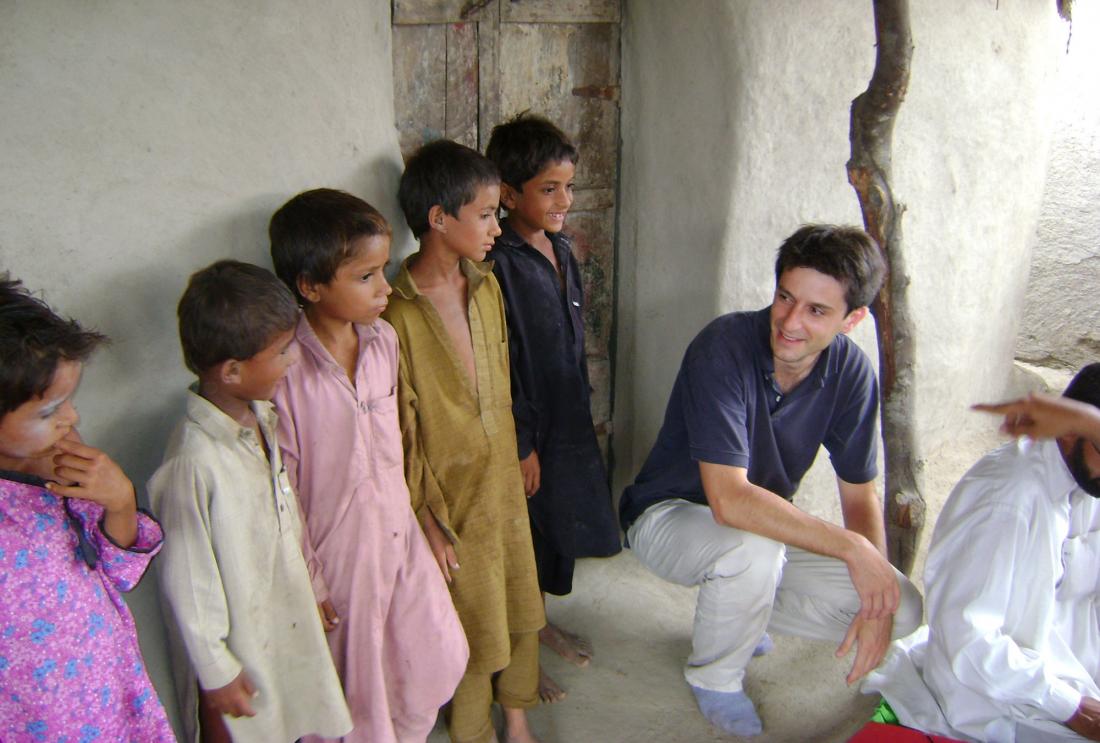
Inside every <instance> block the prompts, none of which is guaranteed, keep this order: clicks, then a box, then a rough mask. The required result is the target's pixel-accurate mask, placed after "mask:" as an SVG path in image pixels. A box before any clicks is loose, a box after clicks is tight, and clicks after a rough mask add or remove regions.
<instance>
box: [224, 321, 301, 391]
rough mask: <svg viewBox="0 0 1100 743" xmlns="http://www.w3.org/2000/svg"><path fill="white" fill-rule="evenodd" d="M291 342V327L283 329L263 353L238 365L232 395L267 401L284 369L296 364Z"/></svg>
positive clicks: (283, 374)
mask: <svg viewBox="0 0 1100 743" xmlns="http://www.w3.org/2000/svg"><path fill="white" fill-rule="evenodd" d="M293 340H294V328H291V329H289V330H285V331H283V332H282V333H279V334H278V335H277V336H275V340H273V341H272V342H271V343H270V344H268V346H267V347H266V348H265V349H264V350H262V351H260V352H259V353H257V354H256V355H255V356H253V357H252V358H250V359H246V360H245V361H241V362H239V363H240V367H239V373H240V379H239V381H238V382H237V385H236V389H234V390H233V394H234V395H235V396H236V397H237V398H239V399H241V400H270V399H271V397H272V396H273V395H274V394H275V388H276V387H277V386H278V384H279V382H280V381H282V378H283V377H285V376H286V371H287V369H289V368H290V367H291V366H293V365H294V364H295V363H296V362H297V361H298V352H297V351H295V350H291V348H290V342H291V341H293Z"/></svg>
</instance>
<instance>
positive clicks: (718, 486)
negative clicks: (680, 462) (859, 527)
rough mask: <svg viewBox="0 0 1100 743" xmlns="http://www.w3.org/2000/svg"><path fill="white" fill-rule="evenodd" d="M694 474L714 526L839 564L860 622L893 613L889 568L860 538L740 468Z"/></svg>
mask: <svg viewBox="0 0 1100 743" xmlns="http://www.w3.org/2000/svg"><path fill="white" fill-rule="evenodd" d="M699 472H700V475H701V477H702V481H703V491H704V492H705V493H706V496H707V503H708V504H709V505H710V510H711V513H712V514H713V515H714V520H715V521H716V522H718V523H719V524H723V525H725V526H731V527H734V528H735V529H741V530H742V531H749V532H752V533H754V534H759V535H760V536H763V537H768V538H769V539H774V540H775V541H777V542H782V543H784V544H789V545H793V546H795V547H799V548H801V549H804V550H807V551H808V552H814V553H817V554H819V555H826V556H828V557H835V558H836V559H838V560H841V561H842V562H844V564H845V565H847V566H848V573H849V575H850V576H851V578H852V585H853V586H855V589H856V592H857V593H858V594H859V599H860V602H861V609H860V616H861V617H863V618H864V619H879V618H882V617H885V616H889V615H891V614H893V613H894V612H895V611H896V610H897V608H898V601H899V598H900V589H899V588H898V581H897V578H896V577H895V575H894V569H893V568H892V567H890V563H889V562H887V561H886V558H885V557H884V556H883V553H882V552H881V551H880V548H879V547H878V546H877V545H875V544H874V543H873V542H872V541H871V540H869V539H868V538H867V537H866V536H865V535H863V534H861V533H859V532H857V531H853V530H851V529H845V528H843V527H840V526H837V525H836V524H830V523H829V522H827V521H822V520H821V519H819V518H816V517H814V516H811V515H809V514H808V513H805V512H804V511H802V510H800V509H799V508H797V507H795V505H794V504H792V503H790V502H788V501H787V500H786V499H784V498H781V497H780V496H778V495H776V494H775V493H773V492H771V491H770V490H766V489H765V488H761V487H758V486H757V485H753V484H752V483H751V482H749V479H748V470H747V469H746V468H744V467H730V466H727V465H722V464H712V463H709V462H700V463H699ZM872 492H873V491H872ZM857 510H859V509H857ZM879 518H880V520H881V516H880V517H879ZM845 520H846V521H847V514H846V515H845ZM880 528H881V526H880ZM880 541H884V540H880Z"/></svg>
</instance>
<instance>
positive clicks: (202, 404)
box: [187, 383, 279, 444]
mask: <svg viewBox="0 0 1100 743" xmlns="http://www.w3.org/2000/svg"><path fill="white" fill-rule="evenodd" d="M250 404H251V406H252V412H253V414H254V415H255V416H256V420H257V422H259V424H260V428H261V429H263V430H264V432H265V434H266V433H268V432H270V431H274V430H275V427H276V425H277V424H278V420H279V419H278V417H277V416H276V414H275V406H274V405H272V404H271V403H270V402H268V401H267V400H253V401H252V402H251V403H250ZM187 417H188V418H190V419H191V420H193V421H194V422H195V423H196V425H198V427H199V428H201V429H202V430H203V431H206V433H208V434H210V436H211V437H212V438H214V439H215V440H216V441H221V442H223V443H227V444H228V443H232V442H235V441H237V440H238V439H241V438H244V437H246V436H248V435H250V434H251V433H252V432H251V430H249V429H247V428H245V427H244V426H242V425H241V424H240V423H237V421H235V420H233V419H232V418H230V417H229V416H228V415H226V414H225V412H224V411H222V409H221V408H219V407H218V406H217V405H215V404H214V403H212V402H210V401H209V400H207V399H206V398H205V397H203V396H202V395H200V394H199V393H198V384H197V383H196V384H193V385H191V388H190V389H189V390H188V391H187Z"/></svg>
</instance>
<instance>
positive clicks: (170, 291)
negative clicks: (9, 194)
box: [86, 194, 284, 730]
mask: <svg viewBox="0 0 1100 743" xmlns="http://www.w3.org/2000/svg"><path fill="white" fill-rule="evenodd" d="M283 198H284V197H283V196H281V195H275V194H267V195H261V196H255V197H253V198H251V199H248V200H245V201H244V202H243V203H240V204H237V205H235V209H234V211H233V212H232V213H227V214H225V215H224V216H221V217H217V218H213V219H209V220H207V221H206V222H204V223H201V224H199V225H198V226H197V227H195V228H194V229H193V230H191V231H190V232H188V233H186V234H185V235H184V236H183V237H182V238H181V239H180V240H178V242H177V243H176V244H174V245H167V246H166V245H159V246H156V249H157V252H158V254H159V255H164V256H171V258H170V259H169V260H165V261H164V262H162V263H161V264H159V265H158V267H157V268H156V269H155V270H151V271H150V270H144V271H143V270H141V269H138V268H130V267H125V268H121V270H112V271H111V272H110V273H109V275H108V277H107V278H106V279H105V280H104V281H103V282H102V283H101V284H100V285H98V286H97V287H96V291H97V292H100V293H101V296H102V297H105V298H107V301H106V302H103V301H102V300H100V303H99V305H100V308H101V309H100V317H101V324H102V327H103V328H108V329H109V332H110V334H111V339H112V343H111V345H110V347H109V348H108V349H106V350H105V351H104V352H103V353H100V354H97V355H96V356H95V357H93V359H92V362H91V364H90V365H89V367H88V373H89V375H90V376H93V377H95V378H97V379H98V381H96V380H91V385H92V386H91V389H95V390H98V391H99V394H98V396H97V399H96V400H94V401H89V403H90V405H89V408H91V407H94V408H95V411H94V412H93V413H92V414H90V415H87V416H86V420H88V422H89V423H90V424H93V425H91V426H89V427H90V428H93V429H94V434H93V435H94V439H92V441H91V443H93V444H94V445H95V446H97V447H99V448H102V449H103V450H104V451H106V452H108V453H109V454H110V455H111V456H112V457H114V458H115V459H116V460H117V461H118V463H119V464H120V465H121V466H122V468H123V470H124V471H125V472H126V474H127V475H128V476H129V477H130V479H131V480H132V481H133V483H134V488H135V490H136V491H137V494H138V504H139V505H140V506H142V507H144V508H148V496H147V494H146V490H145V483H146V482H147V481H148V479H149V477H150V476H151V475H152V473H153V471H154V470H155V469H156V468H157V466H158V465H159V464H160V462H161V458H162V456H163V453H164V448H165V445H166V444H167V441H168V437H169V436H170V435H171V433H172V431H173V430H174V428H175V426H176V424H177V423H178V421H179V420H180V417H181V416H182V415H183V411H184V407H185V400H186V389H187V387H188V386H189V385H190V384H192V383H193V382H194V381H195V377H194V375H193V374H192V373H191V372H190V371H188V370H187V368H186V367H185V366H184V363H183V354H182V352H181V350H180V345H179V334H178V331H177V327H178V326H177V321H176V305H177V303H178V302H179V298H180V295H182V293H183V290H184V288H185V287H186V285H187V281H188V279H189V277H190V275H191V274H192V273H194V272H195V271H197V270H199V269H201V268H203V267H205V266H207V265H209V264H211V263H213V262H214V261H217V260H220V259H222V258H232V259H235V260H241V261H247V262H250V263H256V264H258V265H261V266H264V267H267V268H270V267H271V259H270V254H269V251H268V240H267V223H268V220H269V219H270V217H271V213H272V211H273V210H274V209H275V208H276V207H277V205H278V204H279V203H281V202H282V199H283ZM151 249H152V246H151ZM119 380H125V381H124V382H122V383H121V384H120V383H119ZM138 386H140V387H141V388H144V390H143V391H144V393H145V394H144V395H143V396H144V397H146V399H151V400H154V401H155V402H154V403H153V404H152V405H151V406H150V405H146V406H144V407H138V408H134V407H132V402H131V401H132V400H133V399H135V398H137V397H138V394H137V389H136V388H137V387H138ZM150 393H151V394H150ZM104 397H106V398H108V399H107V400H104V399H103V398H104ZM154 565H155V562H154ZM126 602H127V604H128V605H129V606H130V609H131V611H132V612H133V614H134V618H135V621H136V623H137V627H138V637H139V640H140V643H141V648H142V653H143V654H144V656H145V658H146V666H147V670H148V671H149V675H150V677H151V678H152V680H153V683H154V685H155V687H156V689H157V691H158V693H159V695H160V698H161V701H162V702H163V704H164V706H165V709H166V710H167V712H168V715H169V719H170V720H172V722H173V725H176V729H177V730H179V729H180V728H179V726H178V722H179V719H178V711H177V710H176V704H175V699H176V697H175V694H174V691H173V688H174V687H173V682H172V677H171V671H170V665H169V661H168V656H167V651H166V648H167V644H168V643H167V637H166V633H165V628H164V620H163V614H162V606H161V602H160V592H159V586H158V581H157V573H156V570H155V569H153V570H150V571H149V572H148V573H146V576H145V578H144V579H143V580H142V582H141V584H140V585H139V586H138V588H137V589H135V590H134V591H133V592H132V593H130V594H129V595H128V596H127V597H126Z"/></svg>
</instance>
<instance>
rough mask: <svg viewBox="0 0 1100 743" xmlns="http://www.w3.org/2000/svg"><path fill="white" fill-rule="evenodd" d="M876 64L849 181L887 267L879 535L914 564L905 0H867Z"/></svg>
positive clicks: (859, 117)
mask: <svg viewBox="0 0 1100 743" xmlns="http://www.w3.org/2000/svg"><path fill="white" fill-rule="evenodd" d="M874 13H875V38H876V40H877V51H876V54H875V70H874V72H873V73H872V75H871V82H870V84H869V85H868V86H867V90H865V91H864V92H863V93H861V94H860V95H859V96H858V97H857V98H856V99H855V100H854V101H852V116H851V129H850V131H849V139H850V141H851V145H852V156H851V159H849V160H848V165H847V168H848V182H849V183H851V184H852V187H853V188H854V189H855V190H856V194H857V196H858V197H859V206H860V210H861V211H862V212H863V225H864V227H865V229H866V230H867V231H868V232H869V233H870V234H871V236H872V237H874V238H875V240H876V241H877V242H878V244H879V247H880V249H881V250H882V252H883V255H884V257H885V258H886V263H887V265H888V266H889V267H890V272H889V275H888V276H887V278H886V283H885V284H884V286H883V287H882V291H881V292H880V293H879V295H878V298H877V299H876V300H875V301H874V303H873V304H872V305H871V313H872V314H873V315H874V318H875V332H876V333H877V335H878V348H879V376H880V383H881V387H882V439H883V445H884V450H885V456H886V494H885V498H886V541H887V546H888V549H889V555H890V562H892V563H893V564H894V565H895V566H897V568H898V569H899V570H901V571H902V572H904V573H906V574H907V575H908V574H909V572H910V571H911V570H912V569H913V560H914V558H915V557H916V552H917V544H918V540H919V539H920V532H921V528H922V527H923V526H924V514H925V501H924V496H923V495H921V492H920V488H919V487H918V480H917V468H918V467H917V461H916V448H915V445H914V443H915V436H914V433H913V421H914V412H915V410H914V408H915V405H914V400H913V391H914V384H913V377H914V360H915V358H914V339H913V327H912V322H911V320H910V314H909V304H908V300H907V297H906V293H907V289H908V286H909V276H908V274H907V272H906V269H905V256H904V254H903V251H902V239H901V216H902V213H903V212H904V211H905V207H904V206H903V205H902V204H899V203H897V202H896V201H895V200H894V194H893V192H892V190H891V188H890V166H891V157H892V152H893V135H894V119H895V118H896V116H897V112H898V108H899V107H900V106H901V102H902V100H904V98H905V92H906V89H907V88H908V86H909V69H910V62H911V60H912V57H913V38H912V34H911V33H910V28H909V2H908V0H874Z"/></svg>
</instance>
